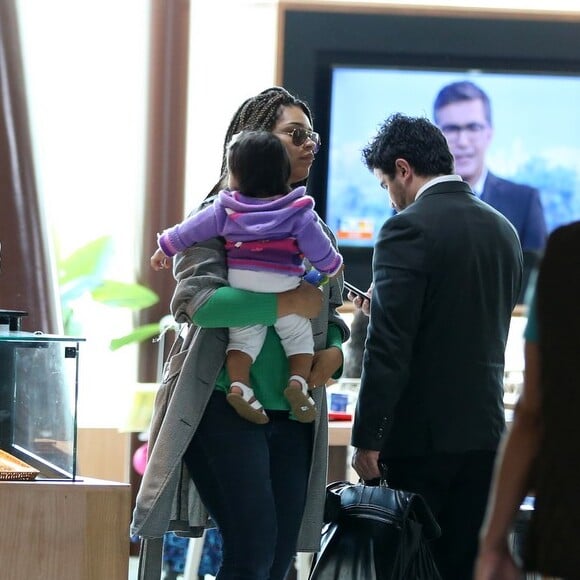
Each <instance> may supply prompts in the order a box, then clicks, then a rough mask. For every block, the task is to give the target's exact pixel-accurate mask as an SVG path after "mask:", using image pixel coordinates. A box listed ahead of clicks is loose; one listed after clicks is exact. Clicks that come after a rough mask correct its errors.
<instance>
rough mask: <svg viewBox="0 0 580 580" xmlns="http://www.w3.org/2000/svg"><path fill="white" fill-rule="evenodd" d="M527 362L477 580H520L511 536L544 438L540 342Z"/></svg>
mask: <svg viewBox="0 0 580 580" xmlns="http://www.w3.org/2000/svg"><path fill="white" fill-rule="evenodd" d="M525 361H526V362H525V378H524V389H523V392H522V394H521V396H520V399H519V400H518V404H517V406H516V411H515V414H514V422H513V424H512V426H511V429H510V431H509V433H508V435H507V437H506V438H505V440H504V443H503V445H502V449H501V451H500V453H499V455H498V460H497V463H496V469H495V474H494V478H493V483H492V488H491V492H490V499H489V502H488V510H487V515H486V518H485V521H484V524H483V527H482V530H481V539H480V548H479V555H478V559H477V562H476V569H475V572H476V573H475V577H474V578H475V580H491V579H493V578H501V579H502V580H504V579H505V580H511V579H512V578H513V579H514V580H515V579H516V578H520V573H519V572H518V569H517V567H516V566H515V564H514V561H513V559H512V558H511V556H510V553H509V548H508V535H509V531H510V528H511V525H512V522H513V519H514V516H515V514H516V513H517V511H518V508H519V506H520V504H521V502H522V499H523V498H524V496H525V494H526V492H527V491H528V490H529V485H530V475H531V472H532V468H533V464H534V460H535V458H536V455H537V452H538V446H539V441H540V438H541V436H542V422H541V394H540V352H539V346H538V344H537V343H536V342H531V341H526V343H525Z"/></svg>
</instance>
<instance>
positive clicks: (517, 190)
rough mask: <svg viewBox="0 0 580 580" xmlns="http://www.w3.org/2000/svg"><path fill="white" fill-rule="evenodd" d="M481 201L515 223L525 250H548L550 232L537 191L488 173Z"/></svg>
mask: <svg viewBox="0 0 580 580" xmlns="http://www.w3.org/2000/svg"><path fill="white" fill-rule="evenodd" d="M481 199H482V200H483V201H485V202H486V203H489V205H491V206H492V207H494V208H495V209H497V211H499V212H500V213H501V214H503V215H504V216H505V217H506V218H507V219H508V220H509V221H510V222H511V223H512V225H513V226H514V227H515V228H516V231H517V232H518V236H519V237H520V242H521V244H522V248H523V249H524V250H530V251H535V252H540V251H542V250H543V249H544V246H545V245H546V239H547V237H548V232H547V228H546V219H545V217H544V208H543V207H542V201H541V199H540V192H539V191H538V190H537V189H535V188H533V187H530V186H528V185H520V184H519V183H514V182H513V181H508V180H507V179H502V178H501V177H498V176H497V175H494V174H493V173H488V175H487V177H486V179H485V184H484V186H483V192H482V194H481Z"/></svg>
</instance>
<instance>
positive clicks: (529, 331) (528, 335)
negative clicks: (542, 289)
mask: <svg viewBox="0 0 580 580" xmlns="http://www.w3.org/2000/svg"><path fill="white" fill-rule="evenodd" d="M524 338H525V339H526V340H527V341H529V342H536V343H537V342H538V341H539V340H540V335H539V333H538V318H537V313H536V293H535V292H534V294H533V296H532V299H531V301H530V305H529V307H528V323H527V324H526V329H525V330H524Z"/></svg>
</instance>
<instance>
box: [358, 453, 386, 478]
mask: <svg viewBox="0 0 580 580" xmlns="http://www.w3.org/2000/svg"><path fill="white" fill-rule="evenodd" d="M351 465H352V467H353V469H354V470H355V471H356V472H357V473H358V475H359V477H360V478H361V479H362V480H363V481H369V480H371V479H377V478H378V477H381V475H382V474H381V470H380V469H379V452H378V451H373V450H372V449H358V448H355V450H354V453H353V455H352V462H351Z"/></svg>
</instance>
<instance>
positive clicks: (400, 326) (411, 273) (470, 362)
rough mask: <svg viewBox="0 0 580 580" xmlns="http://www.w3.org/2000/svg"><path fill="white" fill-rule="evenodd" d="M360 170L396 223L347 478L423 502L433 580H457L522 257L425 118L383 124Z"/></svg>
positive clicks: (379, 246) (487, 466)
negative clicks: (433, 533)
mask: <svg viewBox="0 0 580 580" xmlns="http://www.w3.org/2000/svg"><path fill="white" fill-rule="evenodd" d="M363 157H364V160H365V163H366V165H367V167H368V168H369V170H371V171H373V173H374V174H375V176H376V177H377V179H378V181H379V183H380V185H381V187H383V188H384V189H385V190H386V191H387V192H388V195H389V197H390V200H391V202H392V203H393V204H394V205H395V206H396V208H397V211H398V213H397V214H396V215H394V216H392V217H390V218H389V219H388V220H387V221H386V222H385V224H384V225H383V226H382V228H381V230H380V232H379V235H378V238H377V242H376V244H375V248H374V257H373V288H372V295H371V298H370V321H369V327H368V334H367V338H366V343H365V353H364V360H363V372H362V379H361V386H360V392H359V397H358V402H357V407H356V412H355V418H354V424H353V429H352V440H351V443H352V445H353V446H354V447H355V451H354V453H353V460H352V465H353V467H354V469H355V470H356V471H357V473H358V474H359V475H360V477H361V478H362V479H363V480H373V479H375V478H379V477H380V476H381V470H380V468H379V464H384V465H385V466H386V469H387V479H388V483H389V485H390V486H391V487H393V488H399V489H404V490H407V491H412V492H416V493H419V494H421V495H423V497H424V498H425V499H426V501H427V503H428V504H429V506H430V508H431V510H432V511H433V513H434V515H435V517H436V518H437V520H438V522H439V524H440V526H441V530H442V535H441V537H440V538H439V539H437V540H435V541H434V542H433V544H432V548H433V554H434V557H435V561H436V563H437V566H438V568H439V571H440V573H441V576H442V577H443V578H444V579H445V580H467V579H470V578H471V575H472V571H473V563H474V560H475V555H476V552H477V538H478V531H479V528H480V526H481V522H482V519H483V514H484V510H485V505H486V501H487V493H488V489H489V483H490V480H491V474H492V468H493V463H494V459H495V453H496V449H497V446H498V444H499V441H500V438H501V435H502V433H503V430H504V428H505V418H504V407H503V370H504V350H505V345H506V341H507V335H508V329H509V325H510V320H511V314H512V310H513V308H514V306H515V304H516V300H517V297H518V293H519V290H520V284H521V278H522V252H521V246H520V243H519V240H518V237H517V233H516V231H515V229H514V228H513V226H512V225H511V224H510V223H509V222H508V220H507V219H506V218H505V217H504V216H502V215H501V214H500V213H499V212H497V211H496V210H495V209H493V208H492V207H490V206H489V205H487V204H486V203H484V202H482V201H481V200H480V199H478V198H477V196H475V195H474V194H473V192H472V191H471V189H470V188H469V185H468V184H467V183H466V182H465V181H463V180H462V179H461V178H460V177H459V176H458V175H454V174H453V157H452V155H451V153H450V151H449V147H448V145H447V142H446V140H445V137H444V136H443V134H442V133H441V131H440V130H439V129H438V128H437V127H436V126H435V125H433V124H432V123H431V122H429V121H428V120H427V119H424V118H414V117H407V116H404V115H401V114H395V115H393V116H391V117H389V118H388V119H387V120H386V121H385V123H384V124H383V125H382V126H381V128H380V130H379V132H378V134H377V135H376V137H375V138H374V139H373V140H372V141H371V142H370V144H369V145H368V146H367V147H365V149H364V150H363ZM359 303H360V301H359ZM366 303H367V300H364V301H363V308H364V307H365V304H366Z"/></svg>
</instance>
